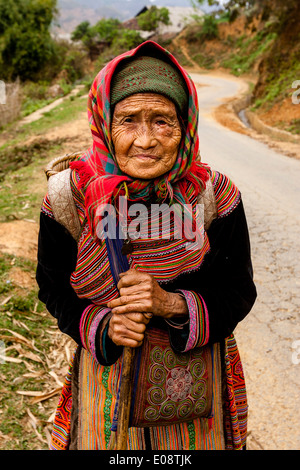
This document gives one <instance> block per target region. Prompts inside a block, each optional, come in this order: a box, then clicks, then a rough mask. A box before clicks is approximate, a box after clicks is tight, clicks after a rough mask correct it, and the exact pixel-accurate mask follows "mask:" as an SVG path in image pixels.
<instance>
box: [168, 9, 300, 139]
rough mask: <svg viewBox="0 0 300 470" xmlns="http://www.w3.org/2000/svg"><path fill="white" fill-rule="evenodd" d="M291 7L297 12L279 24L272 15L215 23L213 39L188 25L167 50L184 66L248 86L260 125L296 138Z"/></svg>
mask: <svg viewBox="0 0 300 470" xmlns="http://www.w3.org/2000/svg"><path fill="white" fill-rule="evenodd" d="M297 8H298V13H297V14H296V12H293V14H291V15H290V16H289V17H288V18H286V19H285V21H282V24H280V23H279V22H278V20H277V19H276V17H274V16H273V15H272V16H271V15H269V16H267V17H264V16H263V15H253V16H251V17H249V16H245V15H244V16H243V15H242V16H239V17H238V18H236V19H235V21H233V22H228V21H224V20H222V19H221V20H220V21H218V22H217V23H216V27H217V32H216V34H215V36H214V37H206V36H205V33H204V32H203V29H201V26H200V25H199V24H194V25H191V26H189V27H187V28H186V29H185V30H184V31H183V32H182V33H181V35H180V37H179V38H176V40H175V41H173V43H172V44H170V46H169V49H170V50H171V52H173V53H174V54H175V55H176V56H177V58H178V59H179V60H180V61H181V62H182V63H183V65H185V66H186V67H193V66H195V65H197V66H198V67H199V68H200V69H202V70H210V71H211V70H218V71H222V70H223V71H226V72H230V73H232V74H234V75H236V76H242V77H245V78H246V79H247V80H248V81H249V83H250V91H251V96H250V97H249V98H250V99H249V103H248V104H249V105H250V108H249V109H250V110H251V111H252V112H255V114H256V115H257V116H258V117H259V118H260V119H261V120H262V121H263V122H264V123H265V124H266V125H268V126H272V127H275V128H278V129H281V130H284V131H288V132H290V133H292V134H293V135H295V136H297V135H300V105H298V106H297V104H296V103H295V100H293V94H294V95H295V92H296V90H295V88H293V87H292V85H293V83H294V82H295V81H296V80H297V79H298V80H299V79H300V48H299V43H300V29H299V25H298V24H297V21H298V20H297V18H299V14H300V4H299V5H298V7H297ZM178 46H180V47H179V48H178ZM294 86H295V85H294ZM298 88H299V86H298ZM293 101H294V102H293ZM298 101H299V99H298Z"/></svg>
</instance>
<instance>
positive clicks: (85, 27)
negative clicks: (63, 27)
mask: <svg viewBox="0 0 300 470" xmlns="http://www.w3.org/2000/svg"><path fill="white" fill-rule="evenodd" d="M89 29H90V22H89V21H83V22H82V23H80V24H79V25H78V26H77V27H76V28H75V29H74V31H73V32H72V34H71V39H72V41H80V40H81V39H82V38H84V37H85V36H86V35H87V34H88V32H89Z"/></svg>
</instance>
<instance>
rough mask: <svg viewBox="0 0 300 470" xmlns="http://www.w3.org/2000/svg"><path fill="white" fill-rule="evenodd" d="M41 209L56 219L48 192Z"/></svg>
mask: <svg viewBox="0 0 300 470" xmlns="http://www.w3.org/2000/svg"><path fill="white" fill-rule="evenodd" d="M41 211H42V212H43V213H44V214H46V215H48V217H51V219H55V217H54V214H53V211H52V207H51V204H50V200H49V197H48V194H46V196H45V197H44V199H43V202H42V207H41Z"/></svg>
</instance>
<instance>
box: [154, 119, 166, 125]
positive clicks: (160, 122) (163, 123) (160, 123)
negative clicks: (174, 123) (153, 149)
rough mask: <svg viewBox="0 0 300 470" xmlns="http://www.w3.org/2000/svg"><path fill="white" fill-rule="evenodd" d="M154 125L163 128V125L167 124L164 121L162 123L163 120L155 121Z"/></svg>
mask: <svg viewBox="0 0 300 470" xmlns="http://www.w3.org/2000/svg"><path fill="white" fill-rule="evenodd" d="M156 124H157V125H158V126H164V125H165V124H167V123H166V121H164V120H163V119H159V120H158V121H156Z"/></svg>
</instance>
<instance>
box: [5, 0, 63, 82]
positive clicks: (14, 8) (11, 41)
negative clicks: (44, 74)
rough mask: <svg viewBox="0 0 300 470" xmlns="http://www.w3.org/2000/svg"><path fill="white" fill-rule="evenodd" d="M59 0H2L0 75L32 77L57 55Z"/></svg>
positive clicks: (8, 77)
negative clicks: (55, 23)
mask: <svg viewBox="0 0 300 470" xmlns="http://www.w3.org/2000/svg"><path fill="white" fill-rule="evenodd" d="M56 13H57V10H56V0H0V77H1V78H4V79H5V80H13V79H15V78H16V77H20V79H21V80H26V79H32V78H33V77H34V76H35V74H37V73H38V72H39V71H40V70H41V69H42V67H43V66H45V64H47V63H48V62H49V60H50V59H51V57H53V56H54V54H55V45H54V41H53V40H52V38H51V35H50V25H51V23H52V20H53V19H54V17H55V15H56Z"/></svg>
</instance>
